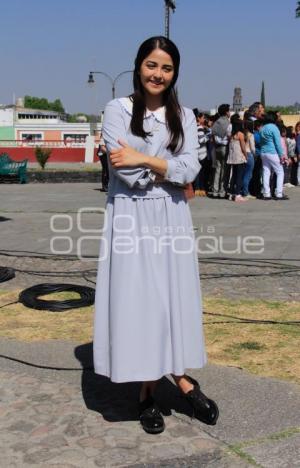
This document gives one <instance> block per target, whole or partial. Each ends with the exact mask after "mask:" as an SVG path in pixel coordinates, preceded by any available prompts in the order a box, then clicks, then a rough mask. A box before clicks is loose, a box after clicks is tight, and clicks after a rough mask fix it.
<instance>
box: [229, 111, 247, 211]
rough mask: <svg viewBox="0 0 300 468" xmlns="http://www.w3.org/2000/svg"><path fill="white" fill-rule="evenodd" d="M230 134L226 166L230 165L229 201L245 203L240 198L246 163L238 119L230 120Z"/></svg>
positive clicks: (241, 128) (241, 197)
mask: <svg viewBox="0 0 300 468" xmlns="http://www.w3.org/2000/svg"><path fill="white" fill-rule="evenodd" d="M231 121H232V134H231V139H230V143H229V154H228V160H227V164H231V168H232V174H231V181H230V192H231V199H232V201H235V202H244V201H247V198H244V197H243V196H242V186H243V175H244V170H245V163H246V162H247V151H246V144H245V136H244V132H243V130H244V129H243V122H242V121H241V120H240V119H238V120H237V119H232V120H231Z"/></svg>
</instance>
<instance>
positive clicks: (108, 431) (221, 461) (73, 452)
mask: <svg viewBox="0 0 300 468" xmlns="http://www.w3.org/2000/svg"><path fill="white" fill-rule="evenodd" d="M0 377H1V382H2V383H3V384H4V383H5V384H4V385H3V384H2V385H1V390H0V400H1V410H0V411H1V413H0V414H1V422H0V434H1V442H0V448H1V461H0V466H1V467H3V468H13V467H16V468H19V467H24V468H25V467H32V466H34V467H40V468H48V467H49V468H50V467H51V468H53V467H56V468H58V467H60V468H71V467H81V468H82V467H88V468H94V467H118V466H138V467H141V466H147V467H150V466H158V465H157V463H158V460H159V466H165V467H167V466H170V467H171V466H178V467H179V466H209V467H224V468H225V467H228V468H231V467H233V468H234V467H237V468H238V467H241V468H242V467H246V466H248V464H247V463H245V462H244V461H243V460H242V459H239V458H238V457H237V456H234V455H233V454H230V453H229V452H228V451H227V450H226V446H225V445H224V444H222V443H220V442H219V441H218V440H215V439H214V438H213V437H211V436H209V435H208V434H206V433H205V432H204V431H203V430H201V429H200V428H198V427H197V426H195V425H191V424H190V423H188V422H184V421H182V420H179V419H177V418H176V417H172V416H170V417H168V418H166V430H165V432H164V433H163V434H160V435H157V436H151V435H149V434H146V433H144V432H143V431H142V429H141V428H140V426H139V424H138V422H137V421H130V420H129V419H137V408H136V404H135V402H134V401H132V400H131V401H127V404H126V402H124V401H122V400H119V401H116V402H115V411H114V413H113V412H112V410H111V407H108V405H106V401H105V397H104V396H103V395H102V398H101V397H100V398H99V399H98V402H97V404H98V405H99V404H101V405H102V412H103V408H104V407H105V405H106V406H107V408H106V412H104V414H105V415H106V417H105V418H104V417H103V416H101V415H100V414H99V413H96V412H93V411H90V410H89V408H87V407H86V406H85V402H84V400H83V398H82V393H81V389H80V388H78V387H77V386H74V385H71V384H70V383H68V384H66V383H64V382H59V381H56V382H55V383H53V381H51V380H47V379H43V378H41V377H39V378H37V377H34V376H31V375H28V374H24V373H21V374H19V373H17V374H16V373H12V372H8V371H0ZM129 387H130V386H129ZM131 387H132V385H131ZM106 400H108V397H106ZM112 420H115V422H114V423H113V422H112Z"/></svg>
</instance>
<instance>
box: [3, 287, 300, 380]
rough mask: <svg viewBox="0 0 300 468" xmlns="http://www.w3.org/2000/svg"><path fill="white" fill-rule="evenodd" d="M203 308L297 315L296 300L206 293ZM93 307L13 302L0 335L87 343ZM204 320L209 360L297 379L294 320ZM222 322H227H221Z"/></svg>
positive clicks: (298, 331) (244, 314)
mask: <svg viewBox="0 0 300 468" xmlns="http://www.w3.org/2000/svg"><path fill="white" fill-rule="evenodd" d="M47 297H48V298H49V299H57V300H58V299H71V298H77V297H78V296H77V295H76V294H73V293H68V294H66V293H60V294H56V295H54V294H52V295H49V296H47ZM47 297H46V296H45V297H44V299H46V298H47ZM17 299H18V291H15V292H5V291H0V307H1V305H4V304H7V303H9V302H13V301H16V300H17ZM204 309H205V311H206V312H209V313H211V314H223V315H231V316H235V317H239V318H253V319H260V320H277V321H288V320H293V321H294V320H300V304H299V302H272V301H262V300H259V301H258V300H253V301H250V300H249V301H246V300H243V301H233V300H228V299H220V298H218V299H215V298H207V299H206V300H205V302H204ZM93 312H94V308H93V307H85V308H81V309H74V310H70V311H66V312H63V313H53V312H45V311H38V310H33V309H28V308H26V307H24V306H23V305H22V304H12V305H10V306H7V307H3V308H1V310H0V336H2V337H7V338H14V339H17V340H21V341H42V340H52V339H57V340H72V341H75V342H81V343H86V342H89V341H91V339H92V333H93V329H92V327H93ZM204 321H205V334H206V345H207V351H208V356H209V361H210V362H211V363H216V364H221V365H232V366H238V367H242V368H244V369H247V370H248V371H250V372H252V373H254V374H258V375H263V376H269V377H277V378H283V379H287V380H291V381H294V382H299V383H300V356H299V337H300V326H299V325H292V326H290V325H263V324H245V323H238V324H237V323H232V322H235V321H236V320H235V319H232V318H227V317H220V316H217V315H204ZM223 321H225V322H226V321H231V323H220V322H223ZM213 322H217V323H213Z"/></svg>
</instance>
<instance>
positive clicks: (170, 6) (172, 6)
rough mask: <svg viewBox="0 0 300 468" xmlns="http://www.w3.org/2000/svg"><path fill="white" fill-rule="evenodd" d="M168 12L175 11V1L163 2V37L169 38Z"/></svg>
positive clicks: (166, 0) (167, 0)
mask: <svg viewBox="0 0 300 468" xmlns="http://www.w3.org/2000/svg"><path fill="white" fill-rule="evenodd" d="M170 10H172V11H173V13H174V11H175V10H176V5H175V0H165V36H166V37H167V38H169V33H170Z"/></svg>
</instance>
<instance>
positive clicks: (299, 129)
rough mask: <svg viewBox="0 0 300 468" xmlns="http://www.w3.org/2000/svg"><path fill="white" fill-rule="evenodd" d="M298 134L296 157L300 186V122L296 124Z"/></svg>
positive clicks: (298, 183)
mask: <svg viewBox="0 0 300 468" xmlns="http://www.w3.org/2000/svg"><path fill="white" fill-rule="evenodd" d="M295 134H296V155H297V158H298V169H297V185H298V186H299V185H300V122H297V123H296V126H295Z"/></svg>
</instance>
